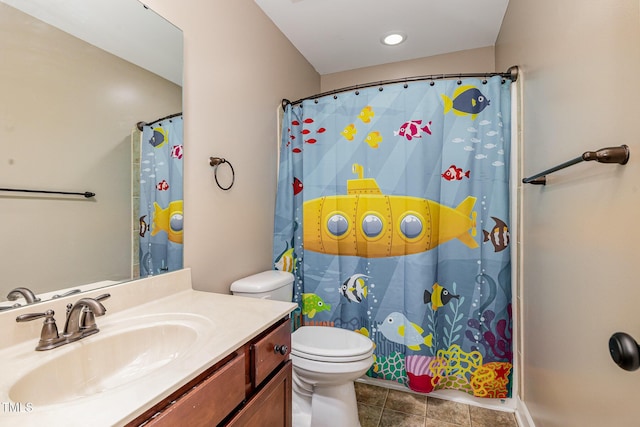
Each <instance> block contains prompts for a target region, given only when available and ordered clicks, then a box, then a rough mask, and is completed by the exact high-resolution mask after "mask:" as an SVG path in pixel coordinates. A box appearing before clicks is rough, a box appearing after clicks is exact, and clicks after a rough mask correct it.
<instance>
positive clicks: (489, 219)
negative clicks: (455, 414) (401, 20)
mask: <svg viewBox="0 0 640 427" xmlns="http://www.w3.org/2000/svg"><path fill="white" fill-rule="evenodd" d="M508 83H510V81H508V80H507V81H506V82H505V81H502V80H501V78H500V77H492V78H491V79H488V80H479V79H465V80H463V81H461V82H456V81H453V80H440V81H437V82H412V83H410V84H404V85H402V84H392V85H386V86H382V87H380V88H369V89H360V90H358V91H354V92H350V93H342V94H339V95H337V96H325V97H320V98H317V99H313V100H305V101H303V102H302V103H300V104H298V105H295V106H293V105H288V106H287V107H286V109H285V113H284V120H283V128H282V141H281V145H280V165H279V170H280V173H279V178H278V194H277V198H276V212H275V227H274V228H275V231H274V267H275V268H276V269H280V270H286V271H290V272H292V273H293V274H294V276H295V278H296V280H295V286H294V297H293V300H294V302H297V303H298V304H299V305H300V307H301V310H302V315H303V324H304V325H326V326H333V327H340V328H345V329H350V330H354V331H357V332H359V333H362V334H364V335H366V336H368V337H369V338H370V339H371V340H372V341H373V342H374V343H375V354H374V358H375V362H374V364H373V366H372V368H371V369H370V370H369V372H368V375H369V376H371V377H374V378H384V379H387V380H393V381H397V382H399V383H401V384H404V385H406V386H408V387H409V388H411V389H413V390H416V391H420V392H430V391H433V390H437V389H456V390H461V391H463V392H466V393H468V394H471V395H474V396H479V397H490V398H505V397H509V396H510V395H511V378H512V359H513V353H512V313H511V272H510V268H511V267H510V266H511V264H510V251H509V250H508V247H509V225H508V224H509V219H510V217H509V158H510V157H509V156H510V128H511V117H510V113H511V111H510V88H509V86H510V85H509V84H508Z"/></svg>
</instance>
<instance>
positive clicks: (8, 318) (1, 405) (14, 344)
mask: <svg viewBox="0 0 640 427" xmlns="http://www.w3.org/2000/svg"><path fill="white" fill-rule="evenodd" d="M105 291H106V292H109V293H110V294H111V297H110V298H109V299H106V300H104V301H103V304H104V306H105V307H106V308H107V313H106V315H104V316H101V317H97V318H96V323H97V325H98V327H99V328H100V332H99V333H97V334H95V335H92V336H89V337H86V338H84V339H82V340H80V341H77V342H73V343H70V344H66V345H64V346H61V347H58V348H55V349H53V350H47V351H35V349H34V348H35V346H36V344H37V343H38V339H39V336H40V328H41V327H42V320H41V319H38V320H35V321H31V322H27V323H16V322H15V318H16V316H18V315H20V314H25V313H29V312H34V311H44V310H48V309H54V310H55V311H56V313H60V314H57V315H56V319H57V321H58V322H57V323H58V329H59V331H60V333H61V332H62V329H63V328H64V317H65V316H64V308H65V306H66V304H67V303H68V302H75V301H77V300H78V299H79V298H84V297H95V296H97V295H100V294H102V293H105ZM148 295H159V296H160V297H159V298H156V299H153V300H149V299H148ZM296 307H297V305H296V304H294V303H288V302H281V301H271V300H262V299H255V298H244V297H239V296H233V295H225V294H216V293H209V292H201V291H195V290H193V289H191V276H190V271H189V270H188V269H185V270H180V271H178V272H173V273H168V274H165V275H162V276H156V277H152V278H147V279H140V280H136V281H132V282H127V283H123V284H119V285H115V286H112V287H109V288H108V289H106V290H105V289H103V290H95V291H90V292H88V293H83V294H82V295H81V296H79V295H72V296H70V297H68V298H67V297H65V298H60V299H59V300H56V301H52V302H44V303H40V304H38V305H36V306H29V307H23V308H19V309H15V310H11V311H10V312H9V313H7V312H0V328H2V330H3V334H4V331H7V332H9V331H13V332H12V333H9V334H8V335H10V336H9V337H8V338H9V339H8V340H3V343H2V344H1V346H0V425H11V426H41V425H64V426H74V425H78V426H80V425H82V426H84V425H95V426H112V425H123V424H126V423H127V422H128V421H131V420H133V419H134V418H136V416H138V415H140V414H142V413H143V412H144V411H145V410H146V409H148V408H150V407H152V406H153V405H154V404H156V403H158V402H160V401H161V400H162V399H163V398H164V397H166V396H168V395H169V394H170V393H171V392H172V391H175V390H177V389H178V388H180V387H181V386H183V385H185V384H187V383H188V382H189V381H190V380H192V379H193V378H195V377H197V376H198V375H199V374H200V373H202V372H203V371H205V370H206V369H207V368H208V367H210V366H212V365H213V364H215V363H216V362H218V361H220V360H222V359H223V358H224V357H226V356H227V355H229V354H230V353H232V352H233V351H235V350H236V349H238V348H239V347H241V346H242V345H244V344H245V343H247V342H248V341H250V340H251V339H252V338H254V337H256V336H257V335H259V334H260V333H261V332H263V331H264V330H266V329H267V328H268V327H269V326H270V325H272V324H273V323H275V322H276V321H278V320H280V319H282V318H284V317H286V316H288V315H289V314H290V313H291V311H293V310H294V309H295V308H296ZM173 318H186V319H187V320H189V319H193V320H197V323H198V325H199V328H200V329H198V330H197V332H196V333H194V334H195V335H197V338H193V339H194V340H195V344H193V346H191V347H190V348H189V350H187V351H184V352H182V353H181V354H180V355H179V356H178V357H176V358H175V359H172V360H170V361H169V362H166V361H163V365H162V366H161V367H160V368H158V369H156V370H153V371H150V372H149V373H148V374H145V375H144V376H142V377H138V378H135V379H134V380H131V381H128V382H126V381H125V382H121V384H119V385H116V386H114V387H105V389H104V390H102V391H100V392H97V393H94V394H91V395H89V396H84V397H76V396H72V397H70V398H66V399H65V401H64V403H55V404H46V403H42V402H45V401H46V395H51V396H53V397H54V399H55V398H56V397H57V396H56V395H55V393H56V390H57V389H58V388H65V387H61V385H65V386H66V385H67V384H66V383H65V381H73V375H72V374H71V373H70V372H66V371H65V369H67V368H66V367H65V366H64V365H62V366H61V368H59V369H56V364H57V362H56V361H53V359H56V358H58V357H61V356H62V357H64V356H65V353H66V352H72V351H78V349H80V346H89V345H91V342H92V340H100V339H107V338H108V337H111V336H114V335H117V334H118V333H119V332H118V331H119V330H121V329H120V328H132V327H133V328H135V326H136V322H146V321H148V319H153V321H154V322H158V323H159V324H162V323H165V322H164V320H163V319H166V322H170V321H171V319H173ZM203 325H204V326H203ZM105 363H107V364H108V362H105ZM47 364H49V365H47ZM42 365H45V368H47V370H46V371H45V370H42V371H39V372H43V373H44V374H45V375H46V377H47V379H48V381H47V382H46V384H42V385H41V386H39V387H34V388H37V389H40V388H41V387H46V389H45V390H47V391H46V392H44V391H37V390H34V391H33V393H34V395H33V397H34V399H33V400H34V401H33V402H30V401H29V400H27V399H26V398H25V399H24V401H15V400H12V399H11V392H10V390H11V388H12V387H13V386H14V385H15V384H16V383H18V382H19V381H21V379H22V378H23V377H25V375H28V374H29V373H31V375H32V376H33V371H34V370H36V369H38V367H39V366H42ZM49 368H53V369H49ZM42 369H44V368H42ZM76 369H80V367H77V368H76ZM104 370H105V371H109V369H108V367H105V369H104ZM111 375H113V373H111ZM118 375H120V374H118ZM121 375H131V372H129V373H128V374H127V373H122V374H121ZM133 375H134V376H135V373H134V374H133ZM73 387H74V386H71V389H73ZM82 387H84V388H87V387H86V386H85V385H83V386H82ZM66 388H67V389H69V388H70V387H66ZM29 393H30V390H29V389H27V392H26V394H25V392H24V391H23V393H22V396H29ZM43 393H44V394H43ZM43 396H45V397H43ZM38 402H40V403H38Z"/></svg>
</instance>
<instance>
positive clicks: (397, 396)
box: [355, 382, 518, 427]
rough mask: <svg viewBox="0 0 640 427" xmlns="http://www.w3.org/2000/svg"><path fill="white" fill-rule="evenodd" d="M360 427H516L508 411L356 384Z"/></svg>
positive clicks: (513, 418) (513, 417) (514, 420)
mask: <svg viewBox="0 0 640 427" xmlns="http://www.w3.org/2000/svg"><path fill="white" fill-rule="evenodd" d="M355 386H356V398H357V400H358V415H359V417H360V424H362V427H518V424H517V423H516V419H515V416H514V415H513V414H512V413H510V412H502V411H492V410H490V409H485V408H480V407H477V406H470V405H465V404H463V403H457V402H452V401H448V400H442V399H437V398H435V397H427V396H426V395H421V394H415V393H410V392H402V391H397V390H390V389H387V388H383V387H378V386H373V385H369V384H364V383H359V382H356V383H355Z"/></svg>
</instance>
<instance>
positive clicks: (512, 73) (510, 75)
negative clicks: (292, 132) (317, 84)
mask: <svg viewBox="0 0 640 427" xmlns="http://www.w3.org/2000/svg"><path fill="white" fill-rule="evenodd" d="M493 76H500V77H502V78H505V79H511V82H515V81H516V80H518V66H517V65H513V66H511V67H509V69H508V70H507V71H506V72H505V73H458V74H431V75H428V76H415V77H404V78H402V79H393V80H381V81H378V82H370V83H364V84H359V85H354V86H347V87H343V88H340V89H334V90H330V91H328V92H322V93H318V94H316V95H311V96H307V97H306V98H301V99H298V100H297V101H293V102H291V101H289V100H288V99H283V100H282V108H283V109H284V108H285V107H286V106H287V104H291V105H297V104H300V103H301V102H302V101H306V100H307V99H316V98H321V97H323V96H327V95H335V94H338V93H342V92H349V91H352V90H358V89H363V88H367V87H374V86H382V85H388V84H394V83H407V82H417V81H423V80H445V79H456V78H457V79H462V78H468V77H484V78H488V77H493Z"/></svg>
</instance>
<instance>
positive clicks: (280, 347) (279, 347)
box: [273, 344, 289, 356]
mask: <svg viewBox="0 0 640 427" xmlns="http://www.w3.org/2000/svg"><path fill="white" fill-rule="evenodd" d="M287 351H289V347H287V346H286V345H284V344H283V345H277V344H276V345H275V347H273V352H274V353H280V354H281V355H283V356H284V355H285V354H287Z"/></svg>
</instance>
